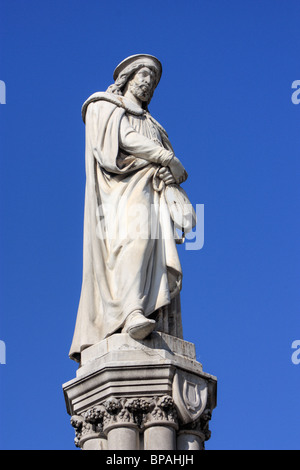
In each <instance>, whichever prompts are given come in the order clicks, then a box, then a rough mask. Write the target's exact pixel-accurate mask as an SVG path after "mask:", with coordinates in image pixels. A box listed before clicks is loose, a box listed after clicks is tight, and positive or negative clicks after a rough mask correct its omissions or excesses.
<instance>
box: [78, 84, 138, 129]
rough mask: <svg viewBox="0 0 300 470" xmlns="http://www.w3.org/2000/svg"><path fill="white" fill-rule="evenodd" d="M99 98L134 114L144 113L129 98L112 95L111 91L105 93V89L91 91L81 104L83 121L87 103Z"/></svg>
mask: <svg viewBox="0 0 300 470" xmlns="http://www.w3.org/2000/svg"><path fill="white" fill-rule="evenodd" d="M99 100H104V101H109V102H110V103H112V104H115V105H116V106H118V107H119V108H124V109H125V110H126V111H128V112H129V113H131V114H134V115H136V116H142V115H143V114H145V110H144V109H142V108H141V107H140V106H138V105H137V104H135V103H133V102H132V101H130V100H129V99H127V98H124V96H120V95H114V94H113V93H107V92H105V91H103V92H102V91H98V92H97V93H93V94H92V95H91V96H90V97H89V98H88V99H87V100H86V101H85V102H84V103H83V105H82V108H81V115H82V119H83V122H85V115H86V110H87V107H88V105H89V104H90V103H93V102H94V101H99Z"/></svg>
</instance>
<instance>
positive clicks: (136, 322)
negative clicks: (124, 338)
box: [122, 311, 156, 340]
mask: <svg viewBox="0 0 300 470" xmlns="http://www.w3.org/2000/svg"><path fill="white" fill-rule="evenodd" d="M155 325H156V322H155V320H149V318H146V317H145V316H144V315H143V314H142V313H141V312H140V311H136V312H133V313H131V314H130V315H128V317H127V319H126V322H125V325H124V328H123V330H122V331H123V332H124V333H128V334H129V336H130V337H131V338H133V339H137V340H141V339H145V338H147V336H149V335H150V333H152V331H153V330H154V328H155Z"/></svg>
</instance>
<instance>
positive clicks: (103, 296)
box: [69, 93, 182, 361]
mask: <svg viewBox="0 0 300 470" xmlns="http://www.w3.org/2000/svg"><path fill="white" fill-rule="evenodd" d="M82 112H83V119H84V121H85V124H86V149H85V157H86V190H85V209H84V243H83V277H82V288H81V296H80V302H79V308H78V313H77V319H76V325H75V332H74V336H73V341H72V345H71V349H70V353H69V355H70V357H71V358H72V359H74V360H76V361H79V360H80V353H81V351H82V350H83V349H84V348H86V347H88V346H90V345H92V344H95V343H97V342H99V341H101V340H102V339H104V338H106V337H108V336H110V335H111V334H113V333H115V332H118V331H120V330H121V328H122V326H123V325H124V322H125V320H126V317H127V316H128V315H129V314H130V313H131V312H132V311H134V310H137V309H140V310H142V311H143V312H144V314H145V315H146V316H150V315H151V314H153V312H155V311H158V310H159V309H162V308H166V306H168V305H170V303H171V301H172V299H175V298H176V296H177V297H178V294H179V292H180V289H181V281H182V271H181V265H180V261H179V257H178V253H177V249H176V243H175V240H174V237H172V234H173V232H174V230H173V223H172V220H171V218H170V214H169V212H168V211H167V210H166V205H165V200H164V196H163V191H161V185H160V184H159V183H161V182H160V180H159V179H158V178H157V176H156V172H157V170H158V168H159V167H160V164H159V162H160V158H161V157H163V156H165V157H167V156H168V153H170V152H172V147H171V144H170V142H169V139H168V137H167V134H166V132H165V131H164V129H163V128H162V127H161V126H160V125H159V124H158V123H157V122H156V121H155V120H154V119H153V118H152V117H151V116H150V114H149V113H148V112H145V111H144V110H143V109H142V108H140V107H139V106H137V105H135V104H134V103H132V102H131V101H129V100H126V99H125V98H124V97H118V96H116V95H112V94H110V93H95V94H94V95H92V96H91V97H90V98H89V99H88V100H87V101H86V102H85V104H84V105H83V108H82ZM150 215H151V217H150ZM150 218H151V223H150ZM141 222H143V223H141ZM180 321H181V318H180Z"/></svg>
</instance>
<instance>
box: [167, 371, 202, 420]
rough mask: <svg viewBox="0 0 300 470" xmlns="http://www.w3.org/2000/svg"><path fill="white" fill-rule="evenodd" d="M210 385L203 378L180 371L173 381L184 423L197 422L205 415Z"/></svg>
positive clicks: (177, 404) (178, 407) (176, 399)
mask: <svg viewBox="0 0 300 470" xmlns="http://www.w3.org/2000/svg"><path fill="white" fill-rule="evenodd" d="M207 396H208V383H207V381H206V380H204V379H203V378H202V377H200V376H197V375H195V374H191V373H188V372H186V371H184V372H183V371H180V370H178V371H177V372H176V374H175V376H174V380H173V397H174V400H175V403H176V406H177V410H178V414H179V417H180V420H181V421H182V423H184V424H185V423H190V422H192V421H196V420H197V419H198V418H199V417H200V416H201V414H202V413H203V411H204V409H205V407H206V404H207Z"/></svg>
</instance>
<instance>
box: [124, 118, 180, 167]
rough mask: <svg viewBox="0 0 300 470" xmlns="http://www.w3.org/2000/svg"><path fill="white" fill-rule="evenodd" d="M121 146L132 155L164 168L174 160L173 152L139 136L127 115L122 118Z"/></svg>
mask: <svg viewBox="0 0 300 470" xmlns="http://www.w3.org/2000/svg"><path fill="white" fill-rule="evenodd" d="M119 145H120V147H121V149H122V150H125V151H126V152H128V153H129V154H130V155H134V156H135V157H137V158H142V159H144V160H147V161H149V162H152V163H156V164H158V165H162V166H168V165H169V164H170V161H171V160H172V159H173V158H174V154H173V152H172V151H170V150H166V149H165V148H163V147H161V146H160V145H157V144H156V143H155V142H153V141H152V140H151V139H148V138H147V137H145V136H143V135H142V134H139V133H138V132H137V131H136V130H135V129H134V128H133V127H132V126H131V125H130V123H129V120H128V117H127V116H126V115H124V116H123V117H122V120H121V123H120V134H119Z"/></svg>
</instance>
